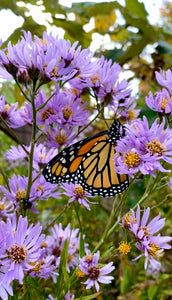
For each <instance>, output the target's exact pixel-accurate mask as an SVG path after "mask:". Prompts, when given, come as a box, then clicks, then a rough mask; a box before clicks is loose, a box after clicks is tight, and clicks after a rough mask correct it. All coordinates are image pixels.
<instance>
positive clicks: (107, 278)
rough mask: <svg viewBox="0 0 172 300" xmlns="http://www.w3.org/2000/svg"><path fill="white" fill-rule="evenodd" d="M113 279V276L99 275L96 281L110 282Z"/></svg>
mask: <svg viewBox="0 0 172 300" xmlns="http://www.w3.org/2000/svg"><path fill="white" fill-rule="evenodd" d="M113 279H114V277H113V276H101V275H100V276H99V278H98V281H99V282H101V283H104V284H108V283H110V282H111V281H112V280H113Z"/></svg>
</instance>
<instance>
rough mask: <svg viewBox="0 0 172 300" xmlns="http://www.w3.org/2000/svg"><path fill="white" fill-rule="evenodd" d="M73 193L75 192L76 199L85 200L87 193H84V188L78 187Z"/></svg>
mask: <svg viewBox="0 0 172 300" xmlns="http://www.w3.org/2000/svg"><path fill="white" fill-rule="evenodd" d="M73 192H74V194H75V196H76V198H84V196H85V191H84V189H83V188H82V186H76V187H75V188H74V189H73Z"/></svg>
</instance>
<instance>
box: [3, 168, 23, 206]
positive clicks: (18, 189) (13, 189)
mask: <svg viewBox="0 0 172 300" xmlns="http://www.w3.org/2000/svg"><path fill="white" fill-rule="evenodd" d="M9 187H10V191H9V190H8V189H6V188H5V187H4V186H0V188H1V190H2V192H3V193H4V196H5V197H6V198H7V199H8V200H10V201H12V202H13V203H14V207H15V209H17V208H19V203H20V202H22V201H24V200H25V198H26V188H27V177H25V176H20V175H18V176H17V175H15V174H13V176H12V177H11V178H10V179H9Z"/></svg>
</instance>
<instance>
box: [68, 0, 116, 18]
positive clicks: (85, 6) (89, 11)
mask: <svg viewBox="0 0 172 300" xmlns="http://www.w3.org/2000/svg"><path fill="white" fill-rule="evenodd" d="M120 7H121V5H120V4H119V3H118V2H117V1H113V2H102V3H97V4H95V3H89V2H84V3H82V4H80V3H79V4H73V5H72V8H71V10H72V11H74V12H76V13H78V14H80V15H82V16H84V17H89V18H91V17H94V16H97V15H109V14H111V13H112V11H113V10H114V9H119V8H120Z"/></svg>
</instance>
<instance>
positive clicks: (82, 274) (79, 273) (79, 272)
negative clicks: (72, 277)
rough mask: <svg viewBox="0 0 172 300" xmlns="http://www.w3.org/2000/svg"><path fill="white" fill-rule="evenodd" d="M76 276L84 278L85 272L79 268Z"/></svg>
mask: <svg viewBox="0 0 172 300" xmlns="http://www.w3.org/2000/svg"><path fill="white" fill-rule="evenodd" d="M76 276H77V277H78V278H79V279H83V278H84V276H85V274H84V273H83V272H82V271H81V270H78V271H77V272H76Z"/></svg>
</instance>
